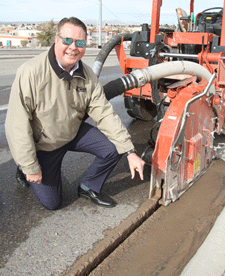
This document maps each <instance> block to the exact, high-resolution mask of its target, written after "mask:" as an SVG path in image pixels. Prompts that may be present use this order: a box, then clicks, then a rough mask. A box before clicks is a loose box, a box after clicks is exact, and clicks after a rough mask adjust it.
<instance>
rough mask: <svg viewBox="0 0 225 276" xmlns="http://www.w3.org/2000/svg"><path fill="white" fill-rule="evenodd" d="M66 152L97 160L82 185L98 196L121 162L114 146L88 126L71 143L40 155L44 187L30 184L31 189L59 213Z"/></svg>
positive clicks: (45, 203)
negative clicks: (78, 153)
mask: <svg viewBox="0 0 225 276" xmlns="http://www.w3.org/2000/svg"><path fill="white" fill-rule="evenodd" d="M67 151H77V152H87V153H91V154H93V155H95V156H96V157H95V159H94V161H93V163H92V165H91V166H90V168H89V170H88V172H87V174H86V175H85V176H84V178H83V179H82V181H81V183H83V184H84V185H85V186H87V187H88V188H90V189H92V190H93V191H95V192H97V193H99V192H100V190H101V188H102V185H103V184H104V182H105V180H106V179H107V177H108V176H109V174H110V173H111V172H112V170H113V169H114V167H115V166H116V164H117V163H118V161H119V160H120V158H121V155H119V154H118V152H117V150H116V147H115V145H114V144H113V143H112V142H110V141H109V139H108V138H107V137H106V136H105V135H104V134H103V133H102V132H100V131H99V130H98V128H96V127H93V126H91V125H90V124H88V123H85V122H83V123H82V124H81V126H80V129H79V131H78V134H77V136H76V137H75V138H74V139H73V140H72V141H71V142H70V143H68V144H66V145H65V146H63V147H61V148H59V149H57V150H54V151H50V152H47V151H39V152H37V158H38V161H39V164H40V166H41V169H42V183H41V184H37V183H30V186H31V189H32V190H33V192H34V194H35V196H36V197H37V199H38V200H39V201H40V202H41V204H42V205H43V206H44V207H45V208H46V209H50V210H54V209H58V208H59V207H60V205H61V203H62V180H61V165H62V160H63V157H64V155H65V154H66V152H67Z"/></svg>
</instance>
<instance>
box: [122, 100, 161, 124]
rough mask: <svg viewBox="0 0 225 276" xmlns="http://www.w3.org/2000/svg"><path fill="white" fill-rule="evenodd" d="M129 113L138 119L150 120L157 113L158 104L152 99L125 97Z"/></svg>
mask: <svg viewBox="0 0 225 276" xmlns="http://www.w3.org/2000/svg"><path fill="white" fill-rule="evenodd" d="M124 103H125V107H126V109H127V113H128V114H129V115H130V116H131V117H133V118H136V119H140V120H143V121H150V120H152V119H153V118H154V117H155V116H156V115H157V109H156V105H155V104H154V103H153V102H152V101H150V100H144V99H138V98H134V97H125V99H124Z"/></svg>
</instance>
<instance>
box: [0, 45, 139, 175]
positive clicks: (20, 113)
mask: <svg viewBox="0 0 225 276" xmlns="http://www.w3.org/2000/svg"><path fill="white" fill-rule="evenodd" d="M85 113H87V114H88V115H89V116H90V117H91V118H92V119H93V120H94V122H95V123H96V126H97V127H98V128H99V130H100V131H102V132H103V133H104V134H105V135H106V136H107V137H108V138H109V140H110V141H111V142H112V143H114V144H115V146H116V148H117V151H118V153H119V154H122V153H125V152H127V151H129V150H131V149H132V148H134V146H133V144H132V142H131V139H130V135H129V133H128V132H127V129H126V128H125V127H124V126H123V124H122V122H121V120H120V118H119V116H118V115H117V114H116V113H115V112H114V110H113V108H112V106H111V104H110V103H109V102H108V101H107V100H106V98H105V95H104V92H103V88H102V86H101V84H100V83H99V81H98V78H97V76H96V75H95V74H94V73H93V71H92V70H91V68H90V67H88V66H87V65H85V64H84V63H82V62H81V61H80V62H79V69H78V70H77V71H75V73H74V76H73V77H72V76H70V75H69V74H68V73H67V72H66V71H63V70H62V69H61V68H60V67H59V66H58V65H57V62H56V59H55V54H54V45H53V46H52V48H51V49H50V51H49V52H44V53H42V54H41V55H39V56H37V57H35V58H33V59H32V60H29V61H28V62H26V63H25V64H23V65H22V66H21V67H20V68H19V69H18V71H17V74H16V78H15V80H14V83H13V85H12V90H11V94H10V100H9V107H8V112H7V117H6V123H5V129H6V137H7V140H8V144H9V147H10V150H11V153H12V155H13V158H14V160H15V162H16V164H17V165H20V166H21V167H22V170H23V172H24V173H25V174H35V173H37V172H39V171H40V170H41V168H40V165H39V163H38V160H37V156H36V152H37V151H53V150H55V149H58V148H60V147H62V146H63V145H65V144H67V143H68V142H70V141H72V140H73V139H74V138H75V136H76V134H77V132H78V130H79V127H80V124H81V122H82V120H83V117H84V116H85Z"/></svg>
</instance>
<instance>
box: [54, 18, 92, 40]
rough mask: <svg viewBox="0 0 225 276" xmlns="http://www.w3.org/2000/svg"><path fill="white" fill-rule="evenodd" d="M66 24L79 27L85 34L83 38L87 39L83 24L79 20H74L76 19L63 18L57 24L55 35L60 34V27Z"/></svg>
mask: <svg viewBox="0 0 225 276" xmlns="http://www.w3.org/2000/svg"><path fill="white" fill-rule="evenodd" d="M66 23H70V24H73V25H74V26H79V27H81V28H82V29H83V30H84V32H85V36H86V37H87V27H86V25H85V24H84V22H82V21H81V20H80V19H78V18H76V17H69V18H67V17H64V18H63V19H62V20H60V22H59V24H58V25H57V35H59V34H60V32H61V29H62V27H63V26H64V25H65V24H66Z"/></svg>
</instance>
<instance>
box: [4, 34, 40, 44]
mask: <svg viewBox="0 0 225 276" xmlns="http://www.w3.org/2000/svg"><path fill="white" fill-rule="evenodd" d="M24 42H25V44H26V43H27V44H26V46H27V47H36V46H37V39H36V38H35V37H29V36H15V35H0V47H22V46H23V43H24Z"/></svg>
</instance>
